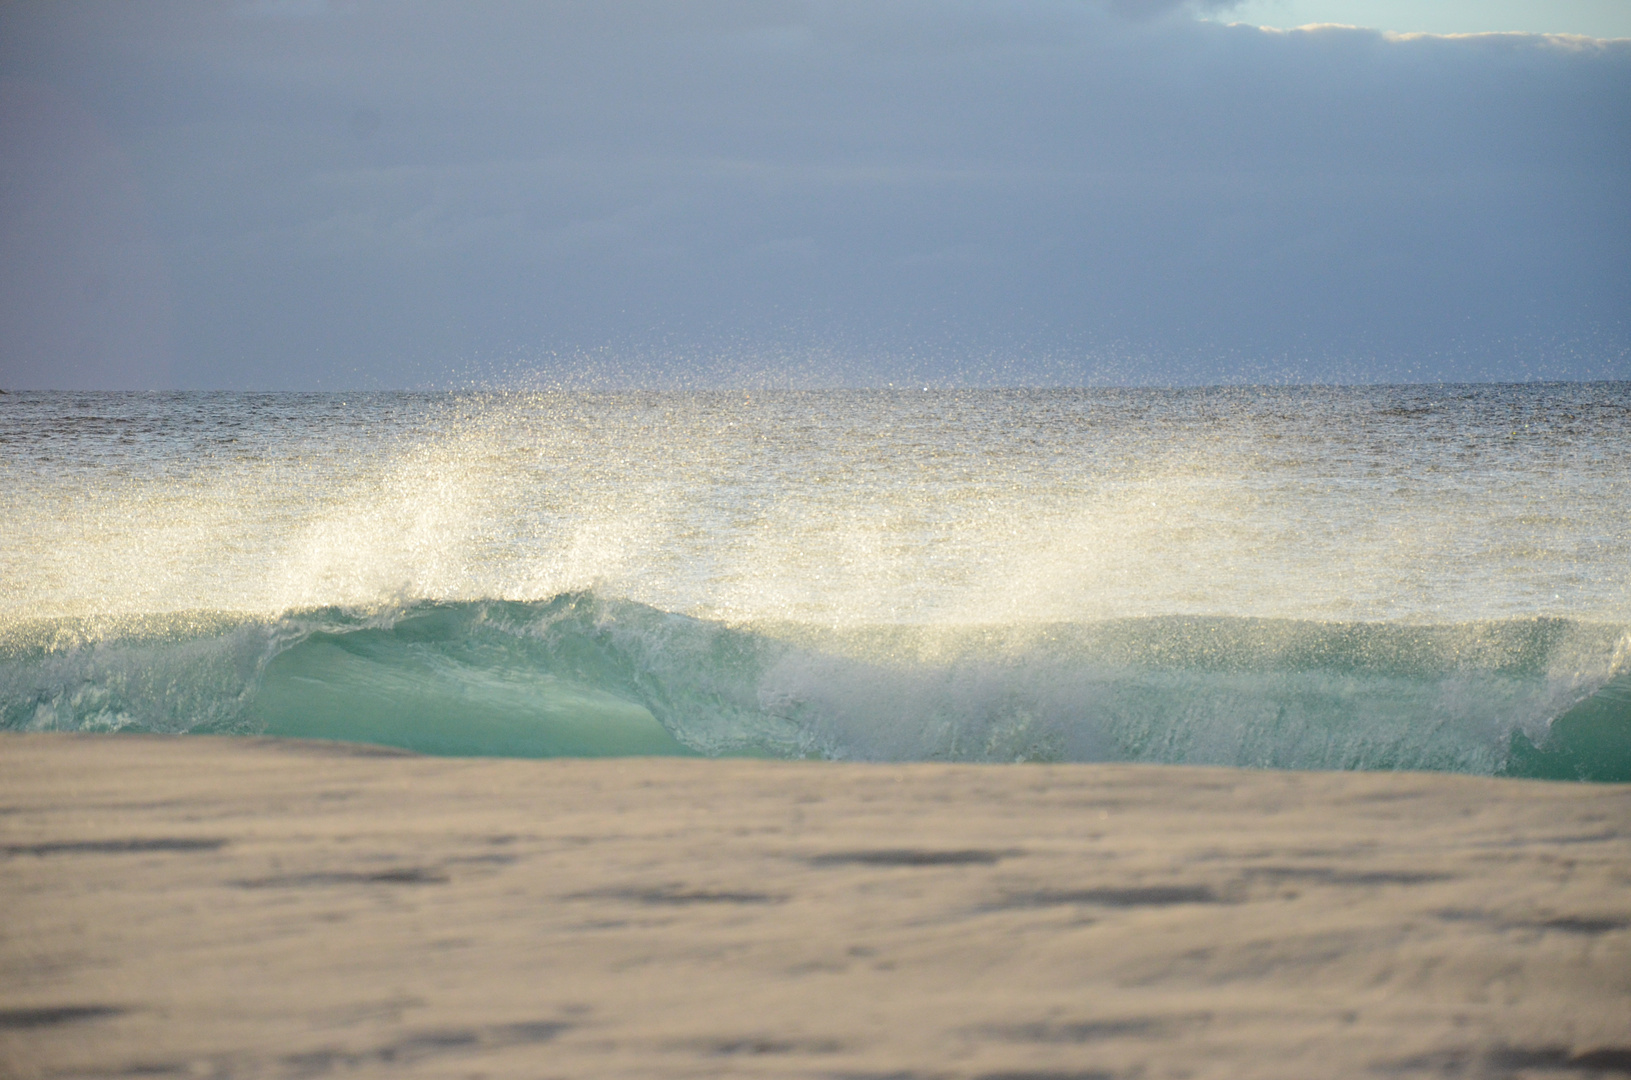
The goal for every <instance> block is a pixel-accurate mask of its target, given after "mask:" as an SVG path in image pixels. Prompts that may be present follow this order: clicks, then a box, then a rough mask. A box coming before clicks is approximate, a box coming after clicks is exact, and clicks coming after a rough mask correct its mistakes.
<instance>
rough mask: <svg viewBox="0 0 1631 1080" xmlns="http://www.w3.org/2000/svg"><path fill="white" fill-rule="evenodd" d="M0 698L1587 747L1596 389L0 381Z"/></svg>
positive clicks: (1622, 391)
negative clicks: (208, 386)
mask: <svg viewBox="0 0 1631 1080" xmlns="http://www.w3.org/2000/svg"><path fill="white" fill-rule="evenodd" d="M0 728H4V729H10V730H56V731H101V732H116V731H157V732H177V733H182V732H216V733H221V732H227V733H272V734H281V735H297V736H306V737H317V738H331V739H351V740H362V741H369V742H378V743H385V744H391V745H397V746H403V747H408V748H412V749H417V750H422V751H427V752H432V753H442V754H499V755H517V756H548V755H605V754H707V755H721V754H752V755H765V756H776V757H818V758H833V759H846V760H891V761H898V760H957V761H1003V762H1014V761H1034V760H1049V761H1058V760H1073V761H1160V762H1191V763H1209V764H1227V765H1243V766H1268V767H1288V768H1318V769H1438V770H1452V771H1458V772H1471V773H1485V774H1506V775H1521V776H1538V777H1553V778H1560V779H1588V780H1590V779H1595V780H1621V781H1624V780H1631V383H1600V384H1554V385H1514V386H1491V385H1478V386H1410V387H1358V388H1272V389H1193V390H1011V391H999V390H989V391H937V390H919V389H910V390H877V391H830V392H784V393H759V392H755V393H742V392H735V393H725V392H720V393H630V394H612V395H602V394H587V393H544V394H504V395H480V394H337V395H295V394H70V393H14V394H6V395H3V396H0Z"/></svg>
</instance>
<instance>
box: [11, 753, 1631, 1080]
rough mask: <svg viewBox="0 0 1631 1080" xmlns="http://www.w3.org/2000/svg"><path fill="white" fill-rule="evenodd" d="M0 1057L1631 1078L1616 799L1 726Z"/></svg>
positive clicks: (124, 1064) (1461, 788)
mask: <svg viewBox="0 0 1631 1080" xmlns="http://www.w3.org/2000/svg"><path fill="white" fill-rule="evenodd" d="M0 904H3V915H0V934H3V937H0V1070H4V1071H5V1072H6V1073H8V1074H9V1075H11V1076H17V1077H33V1076H52V1077H60V1076H69V1077H78V1076H169V1075H173V1076H214V1077H322V1076H343V1077H363V1076H375V1075H378V1076H385V1075H389V1076H448V1077H454V1076H457V1077H472V1078H474V1077H490V1078H496V1077H510V1076H514V1077H528V1078H538V1077H620V1076H628V1077H657V1076H662V1077H690V1076H766V1077H770V1076H776V1077H781V1076H789V1077H792V1076H797V1077H842V1078H855V1080H861V1078H883V1077H897V1078H901V1080H916V1078H928V1077H948V1078H964V1077H967V1078H986V1080H998V1078H1006V1080H1020V1078H1085V1077H1128V1078H1156V1077H1288V1078H1289V1077H1296V1078H1309V1077H1344V1076H1353V1077H1361V1076H1363V1077H1372V1078H1374V1077H1415V1076H1434V1077H1437V1076H1456V1077H1460V1076H1466V1077H1483V1076H1571V1077H1583V1076H1592V1075H1601V1076H1625V1075H1631V787H1628V786H1623V785H1622V786H1592V785H1576V784H1546V783H1533V782H1521V781H1503V780H1488V779H1480V778H1471V777H1459V776H1441V775H1422V774H1399V773H1394V774H1330V773H1320V774H1315V773H1289V772H1253V771H1242V770H1232V769H1199V768H1165V767H1146V766H1124V765H1059V766H1033V765H1023V766H951V765H934V764H919V765H904V766H900V765H840V764H831V763H775V762H756V761H698V760H676V759H626V760H602V761H584V760H556V761H504V760H470V759H439V758H426V757H414V756H409V755H396V754H392V753H390V752H385V751H378V750H371V749H369V748H363V747H346V746H342V745H337V744H324V743H311V742H286V741H277V740H259V739H212V738H197V737H182V738H162V737H124V736H102V737H85V736H65V735H17V734H10V735H4V736H0Z"/></svg>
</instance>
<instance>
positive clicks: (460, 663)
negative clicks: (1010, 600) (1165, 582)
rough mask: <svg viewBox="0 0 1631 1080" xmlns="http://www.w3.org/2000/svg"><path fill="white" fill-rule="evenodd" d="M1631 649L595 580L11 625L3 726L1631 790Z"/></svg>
mask: <svg viewBox="0 0 1631 1080" xmlns="http://www.w3.org/2000/svg"><path fill="white" fill-rule="evenodd" d="M1628 653H1631V635H1628V633H1627V630H1626V628H1624V627H1617V626H1608V625H1602V624H1593V623H1583V622H1576V621H1571V620H1567V619H1529V620H1507V621H1495V622H1476V623H1460V624H1454V625H1446V626H1417V625H1401V624H1389V623H1324V622H1307V621H1297V620H1274V619H1255V618H1234V617H1176V616H1174V617H1153V618H1133V619H1118V620H1109V621H1103V622H1094V623H1065V624H1045V625H1014V626H1000V627H972V628H961V629H947V628H944V627H929V626H878V627H863V628H858V629H824V628H820V627H815V626H808V625H797V624H761V625H750V626H732V625H727V624H724V623H719V622H712V621H708V620H705V619H698V618H692V617H689V616H684V615H678V614H674V613H670V612H665V611H661V610H658V609H656V608H652V607H649V606H646V605H643V604H640V603H636V602H633V601H628V600H620V599H616V598H611V597H606V596H602V595H599V594H597V593H595V592H577V593H568V594H563V595H560V596H557V597H555V598H553V599H551V600H547V601H538V602H520V601H498V600H490V601H479V602H463V603H443V602H428V601H427V602H418V603H412V604H404V605H401V606H399V607H394V608H390V609H387V610H381V611H358V610H351V609H343V608H319V609H311V610H303V611H293V612H288V613H285V614H283V615H281V616H279V617H276V618H252V617H248V616H242V615H232V614H229V613H209V612H204V613H200V612H194V613H185V614H173V615H152V616H145V617H141V618H134V619H122V620H117V621H104V622H95V621H88V620H73V619H54V620H42V619H36V620H23V621H13V622H11V623H9V624H7V625H5V626H0V728H3V729H7V730H36V731H38V730H54V731H146V732H175V733H183V732H199V733H241V734H250V733H264V734H273V735H284V736H299V737H308V738H324V739H340V740H350V741H361V742H372V743H381V744H386V745H392V746H400V747H404V748H407V749H411V750H417V751H421V752H426V753H433V754H446V755H497V756H515V757H549V756H606V755H630V754H698V755H707V756H722V755H756V756H766V757H780V758H826V759H840V760H874V761H880V760H881V761H907V760H937V761H1008V762H1013V761H1145V762H1168V763H1195V764H1219V765H1237V766H1258V767H1275V768H1306V769H1430V770H1446V771H1455V772H1468V773H1482V774H1494V775H1511V776H1527V777H1547V778H1558V779H1586V780H1609V781H1631V662H1628Z"/></svg>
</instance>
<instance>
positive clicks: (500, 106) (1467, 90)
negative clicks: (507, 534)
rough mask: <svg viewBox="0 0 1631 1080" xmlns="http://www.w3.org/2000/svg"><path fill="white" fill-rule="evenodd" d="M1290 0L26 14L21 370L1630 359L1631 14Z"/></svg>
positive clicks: (980, 376) (853, 377)
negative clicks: (1356, 22) (1518, 15)
mask: <svg viewBox="0 0 1631 1080" xmlns="http://www.w3.org/2000/svg"><path fill="white" fill-rule="evenodd" d="M1276 3H1280V4H1282V6H1289V7H1299V8H1312V7H1314V6H1317V5H1316V4H1315V3H1314V0H1252V2H1251V3H1250V4H1246V5H1231V4H1229V3H1227V2H1192V3H1189V4H1185V3H1182V2H1179V0H1051V2H1047V0H1005V2H998V0H988V2H984V3H972V2H969V3H959V2H955V0H940V2H934V3H919V2H914V0H897V2H893V3H888V4H878V3H874V2H856V3H815V2H810V3H800V2H775V0H766V2H761V3H747V2H736V0H688V2H684V3H678V2H676V3H635V2H629V3H604V2H583V3H574V2H561V3H474V2H471V3H461V4H441V3H412V2H394V3H376V2H370V0H330V2H323V0H249V2H245V3H233V4H228V3H212V4H194V3H176V2H164V3H143V2H139V0H132V2H127V3H90V4H88V3H74V2H56V3H50V4H42V3H0V387H5V388H8V389H9V388H26V387H47V386H56V387H105V388H124V387H138V388H140V387H154V388H158V387H168V386H180V387H222V388H310V389H330V388H349V387H375V386H381V387H391V386H403V387H411V386H453V385H464V384H468V383H472V382H475V383H488V384H490V383H494V382H497V383H501V384H503V383H512V382H514V383H521V384H527V383H536V382H544V383H547V382H551V381H554V380H557V379H564V380H568V381H573V380H588V381H592V382H594V381H599V382H603V383H647V384H659V385H670V384H681V385H704V384H717V383H736V382H746V383H754V384H757V383H763V382H771V383H782V382H791V383H795V384H823V385H830V384H847V385H877V384H883V383H888V382H891V381H895V382H905V381H922V382H935V383H939V384H1008V385H1013V384H1050V385H1051V384H1060V383H1065V384H1083V383H1086V384H1097V383H1188V382H1263V381H1287V380H1300V381H1332V380H1338V381H1377V380H1383V381H1406V380H1409V381H1417V380H1436V379H1526V378H1631V325H1628V315H1631V182H1628V179H1627V178H1628V177H1631V40H1614V41H1604V40H1596V39H1591V38H1586V37H1546V36H1540V35H1536V34H1502V35H1483V36H1456V37H1433V36H1400V35H1398V34H1389V33H1384V32H1382V31H1378V30H1366V29H1353V28H1338V27H1329V26H1327V27H1316V28H1309V29H1302V30H1291V31H1287V30H1265V29H1260V28H1259V27H1257V26H1255V25H1249V24H1234V25H1229V24H1228V20H1230V19H1233V18H1237V17H1239V16H1241V15H1244V14H1253V13H1255V12H1257V11H1258V10H1259V9H1264V8H1266V7H1269V6H1272V5H1274V4H1276ZM1362 5H1363V0H1359V2H1358V3H1355V2H1351V0H1350V2H1349V3H1347V5H1346V6H1347V7H1348V8H1356V7H1360V6H1362ZM1326 6H1331V5H1330V4H1327V5H1326ZM1387 6H1388V5H1387V4H1385V3H1378V5H1377V10H1378V11H1382V10H1383V9H1385V8H1387ZM1459 6H1460V8H1461V9H1464V10H1467V11H1472V10H1474V7H1475V6H1473V5H1468V4H1461V5H1459ZM1506 6H1507V7H1508V8H1510V9H1512V10H1516V7H1514V4H1513V3H1512V2H1508V3H1507V5H1506ZM1394 7H1397V5H1394ZM1456 7H1457V5H1455V4H1450V3H1445V4H1442V5H1440V7H1439V14H1440V15H1443V14H1444V11H1445V10H1452V9H1454V8H1456ZM1589 7H1590V5H1589V4H1585V5H1584V6H1582V5H1581V4H1576V5H1574V7H1572V8H1571V6H1570V4H1568V3H1562V4H1558V5H1556V6H1555V7H1554V8H1553V10H1555V11H1557V12H1559V13H1560V14H1559V18H1560V19H1561V18H1564V16H1567V19H1564V21H1565V22H1568V25H1558V26H1555V27H1553V26H1550V25H1548V24H1546V23H1545V22H1544V19H1543V18H1542V16H1540V15H1534V14H1533V13H1534V12H1540V11H1543V10H1545V6H1544V5H1536V4H1532V5H1530V6H1529V8H1527V9H1525V10H1527V11H1529V12H1531V16H1526V17H1525V18H1526V20H1527V21H1526V22H1525V23H1524V25H1525V26H1526V27H1528V28H1539V29H1543V30H1545V29H1556V30H1559V31H1565V30H1567V31H1571V32H1578V31H1579V30H1581V29H1582V28H1584V30H1585V32H1587V33H1593V32H1609V31H1605V30H1604V29H1603V28H1604V27H1607V28H1609V30H1612V26H1613V25H1616V24H1614V23H1613V22H1612V19H1613V16H1614V11H1613V10H1611V9H1608V8H1603V9H1601V10H1600V11H1599V12H1598V14H1599V15H1601V16H1602V17H1601V18H1599V19H1598V20H1597V22H1595V23H1592V22H1589V20H1587V19H1586V16H1582V15H1580V14H1579V12H1581V11H1586V10H1587V8H1589ZM1570 11H1573V12H1574V14H1573V15H1570V14H1569V13H1570ZM1589 14H1590V12H1589V11H1588V12H1587V15H1589ZM1468 17H1469V19H1471V18H1472V16H1470V15H1469V16H1468ZM1571 19H1572V20H1573V21H1572V22H1569V20H1571ZM1377 24H1378V25H1383V23H1382V21H1381V20H1378V22H1377ZM1514 25H1517V24H1514ZM1436 28H1441V29H1442V28H1444V27H1442V26H1441V25H1439V26H1436ZM1449 28H1450V29H1455V27H1453V26H1452V27H1449ZM1404 29H1410V27H1404ZM1467 29H1468V30H1479V29H1487V27H1480V26H1478V25H1468V26H1467Z"/></svg>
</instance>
